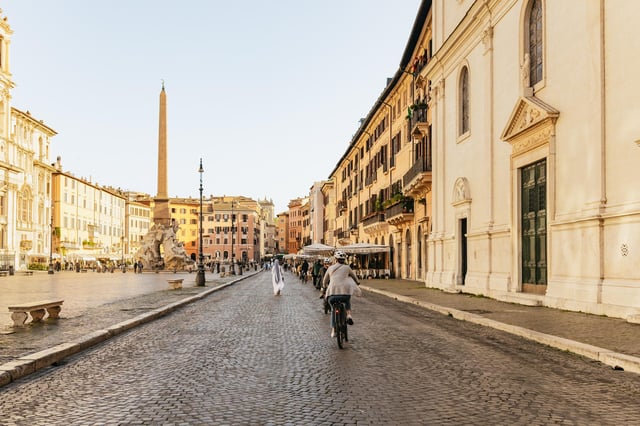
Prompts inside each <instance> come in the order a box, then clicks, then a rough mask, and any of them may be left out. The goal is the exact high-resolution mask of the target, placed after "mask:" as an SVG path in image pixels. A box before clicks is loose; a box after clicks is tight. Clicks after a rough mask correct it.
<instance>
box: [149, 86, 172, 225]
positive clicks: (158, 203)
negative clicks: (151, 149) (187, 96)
mask: <svg viewBox="0 0 640 426" xmlns="http://www.w3.org/2000/svg"><path fill="white" fill-rule="evenodd" d="M153 201H154V207H153V223H154V224H159V225H164V226H169V225H171V212H170V211H169V191H168V190H167V94H166V92H165V91H164V81H163V82H162V90H161V91H160V119H159V128H158V194H157V195H156V197H155V198H154V199H153Z"/></svg>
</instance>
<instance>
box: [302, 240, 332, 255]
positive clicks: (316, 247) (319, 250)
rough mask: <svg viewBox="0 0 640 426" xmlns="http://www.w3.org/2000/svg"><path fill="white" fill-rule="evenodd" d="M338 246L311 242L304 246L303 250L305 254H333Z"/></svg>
mask: <svg viewBox="0 0 640 426" xmlns="http://www.w3.org/2000/svg"><path fill="white" fill-rule="evenodd" d="M335 249H336V248H335V247H333V246H328V245H326V244H320V243H316V244H311V245H308V246H304V247H302V251H303V253H304V254H321V255H322V254H324V255H331V254H332V253H333V252H334V250H335Z"/></svg>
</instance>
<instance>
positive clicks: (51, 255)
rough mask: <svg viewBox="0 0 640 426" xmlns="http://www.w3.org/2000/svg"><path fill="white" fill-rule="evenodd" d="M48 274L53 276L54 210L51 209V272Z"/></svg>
mask: <svg viewBox="0 0 640 426" xmlns="http://www.w3.org/2000/svg"><path fill="white" fill-rule="evenodd" d="M47 273H48V274H51V275H52V274H53V209H51V241H50V243H49V270H48V271H47Z"/></svg>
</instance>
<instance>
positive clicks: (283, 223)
mask: <svg viewBox="0 0 640 426" xmlns="http://www.w3.org/2000/svg"><path fill="white" fill-rule="evenodd" d="M275 225H276V254H286V253H288V241H289V212H288V211H286V212H282V213H278V215H277V216H276V220H275Z"/></svg>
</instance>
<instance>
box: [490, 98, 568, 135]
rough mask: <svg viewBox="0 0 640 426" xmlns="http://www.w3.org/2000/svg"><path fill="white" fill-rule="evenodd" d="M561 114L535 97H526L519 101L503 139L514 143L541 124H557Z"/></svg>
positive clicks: (505, 129) (508, 122)
mask: <svg viewBox="0 0 640 426" xmlns="http://www.w3.org/2000/svg"><path fill="white" fill-rule="evenodd" d="M559 114H560V113H559V112H558V110H556V109H555V108H553V107H551V106H549V105H547V104H546V103H544V102H542V101H541V100H540V99H538V98H536V97H535V96H525V97H522V98H520V99H519V100H518V102H517V103H516V106H515V107H514V109H513V112H512V113H511V117H510V118H509V120H508V121H507V125H506V126H505V128H504V131H503V132H502V136H501V139H502V140H505V141H507V142H511V143H513V142H514V140H515V138H517V137H519V135H522V134H524V133H525V132H526V131H527V130H529V129H532V128H534V127H536V126H538V125H539V124H540V123H543V122H547V121H548V122H549V123H550V124H552V125H553V124H555V121H556V120H557V118H558V115H559Z"/></svg>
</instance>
